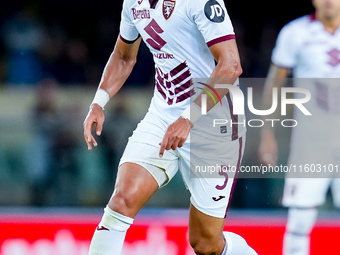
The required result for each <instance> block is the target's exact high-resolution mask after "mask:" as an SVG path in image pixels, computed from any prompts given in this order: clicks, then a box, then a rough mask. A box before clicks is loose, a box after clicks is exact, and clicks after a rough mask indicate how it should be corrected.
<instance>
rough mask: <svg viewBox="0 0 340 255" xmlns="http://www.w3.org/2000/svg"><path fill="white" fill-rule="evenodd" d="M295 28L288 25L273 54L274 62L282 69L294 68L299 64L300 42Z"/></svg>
mask: <svg viewBox="0 0 340 255" xmlns="http://www.w3.org/2000/svg"><path fill="white" fill-rule="evenodd" d="M297 38H299V36H298V35H296V32H295V29H294V26H292V24H287V25H286V26H284V27H283V28H282V30H281V31H280V33H279V35H278V37H277V40H276V45H275V47H274V50H273V53H272V62H273V63H274V64H275V65H277V66H281V67H287V68H293V67H294V66H295V65H296V62H297V52H298V42H297Z"/></svg>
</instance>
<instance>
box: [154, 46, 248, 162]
mask: <svg viewBox="0 0 340 255" xmlns="http://www.w3.org/2000/svg"><path fill="white" fill-rule="evenodd" d="M210 51H211V53H212V54H213V56H214V58H215V60H216V61H217V65H216V67H215V69H214V71H213V72H212V74H211V76H210V79H209V81H208V85H210V86H214V85H215V84H233V83H234V82H235V80H236V79H237V77H239V76H240V75H241V73H242V68H241V64H240V58H239V54H238V49H237V46H236V42H235V40H228V41H224V42H220V43H217V44H214V45H212V46H211V47H210ZM208 90H209V89H208ZM216 91H217V93H218V95H219V96H220V97H224V96H225V95H226V94H227V93H228V89H225V88H219V89H216ZM193 103H196V104H197V105H199V106H200V105H201V97H198V98H197V99H196V100H195V102H193ZM214 105H215V103H214V101H213V99H212V98H210V97H207V111H209V110H210V109H211V108H213V106H214ZM191 127H192V123H190V121H189V120H187V119H184V118H182V117H179V118H178V119H177V120H176V121H175V122H174V123H172V124H171V125H170V126H169V127H168V129H167V131H166V133H165V135H164V137H163V140H162V142H161V143H160V145H161V148H160V151H159V155H160V157H162V156H163V153H164V150H170V149H173V150H175V149H176V148H178V147H182V146H183V144H184V143H185V141H186V139H187V138H188V135H189V132H190V128H191Z"/></svg>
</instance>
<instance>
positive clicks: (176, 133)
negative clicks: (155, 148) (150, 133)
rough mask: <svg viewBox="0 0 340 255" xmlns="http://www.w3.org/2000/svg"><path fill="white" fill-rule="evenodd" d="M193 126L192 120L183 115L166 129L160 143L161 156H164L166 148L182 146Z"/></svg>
mask: <svg viewBox="0 0 340 255" xmlns="http://www.w3.org/2000/svg"><path fill="white" fill-rule="evenodd" d="M192 126H193V125H192V124H191V122H190V120H188V119H185V118H183V117H179V118H178V119H177V120H176V121H175V122H174V123H172V124H171V125H170V126H169V127H168V129H167V130H166V132H165V135H164V137H163V140H162V142H161V143H159V145H160V146H161V148H160V150H159V157H160V158H161V157H163V154H164V150H170V149H173V150H175V149H177V148H180V147H182V146H183V144H184V143H185V141H186V140H187V138H188V136H189V132H190V128H191V127H192Z"/></svg>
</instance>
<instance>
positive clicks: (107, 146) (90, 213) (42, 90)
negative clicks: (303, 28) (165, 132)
mask: <svg viewBox="0 0 340 255" xmlns="http://www.w3.org/2000/svg"><path fill="white" fill-rule="evenodd" d="M121 5H122V0H120V1H108V0H97V1H80V0H73V1H65V0H58V1H56V0H44V1H43V0H27V1H24V0H21V1H20V0H12V1H7V0H5V1H3V2H2V3H1V8H0V29H1V30H0V31H1V33H0V255H42V254H44V255H52V254H53V255H54V254H63V255H71V254H72V255H85V254H86V250H87V247H88V245H89V241H90V238H91V237H92V233H93V231H94V228H95V226H96V224H97V223H98V221H99V219H100V217H101V214H102V208H103V207H104V206H105V204H106V202H107V201H108V199H109V197H110V195H111V192H112V189H113V183H114V178H115V171H116V168H117V167H116V166H117V162H118V160H119V158H120V155H121V153H122V150H123V149H124V145H125V143H126V141H127V138H128V136H129V135H130V134H131V132H132V130H133V129H134V128H135V126H136V124H137V123H138V121H139V120H140V119H141V118H142V117H143V116H144V114H145V112H146V110H147V107H148V104H149V100H150V98H151V96H152V91H153V75H154V69H153V63H152V57H151V54H149V52H148V50H147V48H146V46H145V45H142V47H141V50H140V52H139V56H138V62H137V65H136V67H135V69H134V71H133V74H132V75H131V77H130V78H129V79H128V81H127V83H126V85H125V86H124V87H123V89H122V91H121V92H120V93H119V95H118V96H116V97H115V99H114V100H112V102H110V103H109V105H108V107H107V109H106V111H105V112H106V123H105V126H104V132H103V135H102V136H101V137H100V139H99V140H100V141H99V144H100V145H99V147H98V148H96V149H95V150H94V151H92V152H88V151H87V149H86V145H85V142H84V141H83V130H82V122H83V120H84V117H85V115H86V113H87V110H88V106H89V104H90V103H91V101H92V98H93V95H94V93H95V91H96V88H97V84H98V81H99V79H100V75H101V72H102V70H103V68H104V65H105V63H106V61H107V59H108V57H109V54H110V53H111V51H112V49H113V47H114V43H115V40H116V38H117V36H118V28H119V20H120V11H121ZM226 6H227V8H228V11H229V15H230V16H231V19H232V21H233V24H234V27H235V32H236V38H237V42H238V46H239V50H240V55H241V61H242V66H243V70H244V73H243V75H242V77H246V78H254V77H265V76H266V73H267V69H268V67H269V64H270V54H271V50H272V48H273V47H274V44H275V40H276V36H277V34H278V32H279V30H280V28H281V27H282V26H283V25H284V24H285V23H287V22H288V21H290V20H292V19H294V18H296V17H298V16H301V15H304V14H308V13H311V12H312V11H313V8H312V5H311V1H310V0H299V1H298V2H297V1H294V0H287V1H284V2H279V3H278V2H275V1H269V0H264V1H260V2H259V1H250V0H245V1H232V0H231V1H226ZM261 90H262V86H261V83H260V85H259V86H258V90H256V94H257V95H259V94H260V93H261ZM288 136H289V130H286V129H285V130H281V132H279V137H278V138H279V139H280V141H281V142H280V143H281V147H280V148H281V150H280V159H279V161H280V163H285V162H286V160H287V156H288V146H289V143H288V142H289V139H287V137H288ZM258 141H259V129H258V128H249V131H248V137H247V147H246V152H245V157H244V161H243V164H244V165H258V164H259V162H258V157H257V146H258ZM275 177H276V178H253V179H249V178H241V179H239V180H238V182H237V185H236V189H235V192H234V195H233V200H232V204H231V208H230V213H229V216H230V217H229V218H228V220H227V224H226V229H229V230H231V231H235V232H237V233H240V234H242V235H243V236H244V237H246V239H247V240H248V241H249V243H250V244H251V245H252V246H254V248H256V249H257V250H258V252H259V254H261V255H276V254H281V245H282V235H283V231H284V225H285V216H286V210H285V209H283V208H282V207H281V206H280V197H281V194H282V188H283V181H284V180H283V176H278V175H276V176H275ZM188 206H189V194H188V192H187V191H186V190H185V188H184V185H183V182H182V180H181V176H180V175H177V176H176V177H175V178H174V180H173V181H172V182H171V183H170V184H169V185H168V186H166V187H165V188H164V189H161V190H159V191H158V192H157V193H156V195H155V196H154V197H153V198H152V199H151V200H150V201H149V202H148V203H147V206H146V208H145V209H144V210H143V211H142V212H141V214H140V215H139V216H138V217H137V219H136V221H135V224H134V225H133V226H132V228H131V231H130V232H129V234H128V237H127V245H126V248H125V254H137V255H142V254H154V255H163V254H164V255H165V254H166V255H172V254H178V255H184V254H185V255H189V254H192V252H191V250H190V249H189V247H188V245H187V241H186V234H187V227H186V226H187V208H188ZM169 208H171V209H169ZM332 208H333V207H332V203H331V200H330V199H328V201H327V203H326V204H325V205H324V206H323V207H322V211H321V217H320V219H319V221H318V225H317V227H316V228H315V230H314V231H313V235H312V238H313V239H312V240H319V241H318V242H317V243H316V242H314V243H313V246H312V247H313V248H312V250H313V253H312V254H313V255H316V254H327V253H328V254H339V253H340V252H339V247H336V245H335V244H336V240H334V238H335V237H336V236H339V234H340V218H339V217H338V215H337V213H336V212H334V211H332ZM321 244H322V245H323V246H327V247H328V249H329V251H328V252H327V251H325V250H323V251H322V252H321V250H320V246H321ZM336 249H338V250H337V252H334V251H335V250H336Z"/></svg>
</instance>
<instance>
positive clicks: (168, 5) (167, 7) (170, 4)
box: [163, 0, 176, 20]
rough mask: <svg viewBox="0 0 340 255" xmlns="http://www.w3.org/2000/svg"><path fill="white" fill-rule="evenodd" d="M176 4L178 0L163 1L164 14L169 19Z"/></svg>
mask: <svg viewBox="0 0 340 255" xmlns="http://www.w3.org/2000/svg"><path fill="white" fill-rule="evenodd" d="M175 5H176V0H164V1H163V16H164V18H165V19H166V20H168V19H169V18H170V16H171V14H172V13H173V11H174V9H175Z"/></svg>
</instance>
